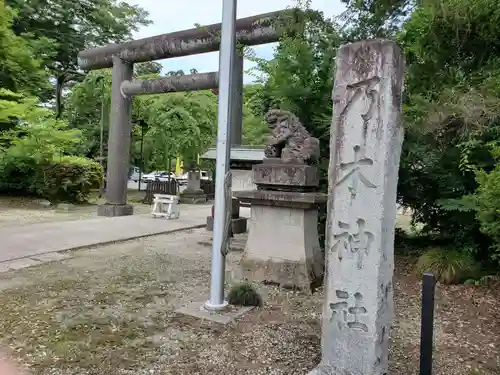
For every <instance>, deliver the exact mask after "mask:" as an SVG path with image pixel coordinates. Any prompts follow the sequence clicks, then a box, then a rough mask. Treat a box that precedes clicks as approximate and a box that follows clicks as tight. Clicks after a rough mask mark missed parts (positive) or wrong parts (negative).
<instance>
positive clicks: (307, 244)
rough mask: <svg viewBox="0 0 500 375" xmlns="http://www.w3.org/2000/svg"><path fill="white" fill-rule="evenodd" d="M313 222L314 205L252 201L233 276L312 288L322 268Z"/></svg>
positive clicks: (319, 277)
mask: <svg viewBox="0 0 500 375" xmlns="http://www.w3.org/2000/svg"><path fill="white" fill-rule="evenodd" d="M317 225H318V210H317V208H309V209H307V208H290V207H280V206H267V205H255V204H252V216H251V218H250V221H249V228H248V241H247V243H246V247H245V252H244V255H243V257H242V259H241V261H240V267H239V270H238V271H237V272H235V274H234V276H235V277H236V278H244V279H247V280H250V281H258V282H269V283H275V284H278V285H282V286H284V287H287V288H298V289H301V290H304V291H305V292H312V291H314V289H315V288H314V287H315V286H316V285H319V284H321V281H322V278H323V269H324V255H323V252H322V251H321V248H320V246H319V240H318V229H317Z"/></svg>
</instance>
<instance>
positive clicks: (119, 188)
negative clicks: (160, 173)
mask: <svg viewBox="0 0 500 375" xmlns="http://www.w3.org/2000/svg"><path fill="white" fill-rule="evenodd" d="M133 72H134V69H133V66H132V64H130V63H127V62H125V61H123V60H122V59H120V58H118V57H113V70H112V85H111V113H110V127H109V136H108V159H107V162H108V166H107V179H106V202H107V203H110V204H115V205H124V204H126V203H127V182H128V172H129V159H130V137H131V133H132V122H131V120H132V112H131V109H132V101H131V98H129V97H127V96H124V95H122V92H121V85H122V82H123V81H127V80H131V79H132V75H133Z"/></svg>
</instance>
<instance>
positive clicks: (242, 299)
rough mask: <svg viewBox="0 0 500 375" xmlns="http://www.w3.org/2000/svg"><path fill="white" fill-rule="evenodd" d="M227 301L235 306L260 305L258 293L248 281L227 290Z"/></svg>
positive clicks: (260, 299) (260, 300)
mask: <svg viewBox="0 0 500 375" xmlns="http://www.w3.org/2000/svg"><path fill="white" fill-rule="evenodd" d="M227 299H228V302H229V303H230V304H231V305H237V306H262V298H261V297H260V295H259V293H257V291H256V290H255V289H254V288H253V286H252V285H250V284H248V283H241V284H237V285H234V286H233V287H232V288H231V290H230V291H229V295H228V298H227Z"/></svg>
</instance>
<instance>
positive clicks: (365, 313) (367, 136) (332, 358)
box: [311, 40, 404, 375]
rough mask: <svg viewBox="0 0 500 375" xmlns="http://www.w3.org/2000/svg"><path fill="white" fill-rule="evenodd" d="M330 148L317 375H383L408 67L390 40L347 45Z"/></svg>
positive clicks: (339, 73)
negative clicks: (403, 91)
mask: <svg viewBox="0 0 500 375" xmlns="http://www.w3.org/2000/svg"><path fill="white" fill-rule="evenodd" d="M336 65H337V71H336V78H335V88H334V93H333V100H334V114H335V115H334V119H333V122H332V131H331V140H330V166H329V172H328V177H329V191H328V194H329V196H328V219H327V220H328V221H327V230H326V241H327V246H326V252H327V255H326V257H327V265H326V273H327V276H326V281H325V283H326V292H325V294H326V301H325V304H324V308H323V331H322V333H323V337H322V361H321V363H320V365H319V366H318V367H317V368H316V369H315V370H313V372H312V373H311V375H319V374H332V375H333V374H334V375H383V374H386V373H387V366H388V353H389V336H390V328H391V323H392V319H393V300H392V293H393V292H392V290H393V288H392V277H393V270H394V225H395V220H396V189H397V184H398V169H399V158H400V154H401V145H402V142H403V129H402V124H401V100H402V99H401V98H402V86H403V72H404V60H403V55H402V52H401V50H400V48H399V47H398V46H397V45H396V44H394V43H393V42H390V41H386V40H371V41H361V42H357V43H353V44H348V45H345V46H342V47H341V48H340V49H339V51H338V53H337V58H336Z"/></svg>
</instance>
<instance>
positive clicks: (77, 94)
mask: <svg viewBox="0 0 500 375" xmlns="http://www.w3.org/2000/svg"><path fill="white" fill-rule="evenodd" d="M110 105H111V70H109V69H102V70H96V71H92V72H90V73H89V74H87V76H86V77H85V79H84V80H83V81H82V82H80V83H77V84H76V85H74V86H73V88H72V89H71V91H70V92H69V94H68V96H67V99H66V112H65V118H66V119H67V121H68V123H69V126H70V127H71V128H74V129H79V130H80V131H81V132H82V134H83V137H84V138H83V139H84V142H83V144H82V149H81V152H82V153H83V154H84V155H86V156H87V157H90V158H95V157H97V155H98V154H99V150H100V143H101V125H102V131H103V132H102V133H103V134H102V140H103V146H104V155H106V150H107V146H108V134H109V114H110Z"/></svg>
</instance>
